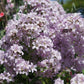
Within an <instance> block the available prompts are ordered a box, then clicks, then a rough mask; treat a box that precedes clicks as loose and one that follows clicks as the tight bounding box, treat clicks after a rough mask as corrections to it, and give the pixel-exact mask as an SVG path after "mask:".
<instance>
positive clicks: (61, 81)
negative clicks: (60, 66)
mask: <svg viewBox="0 0 84 84" xmlns="http://www.w3.org/2000/svg"><path fill="white" fill-rule="evenodd" d="M54 84H64V81H63V80H61V79H60V78H58V79H56V80H55V83H54Z"/></svg>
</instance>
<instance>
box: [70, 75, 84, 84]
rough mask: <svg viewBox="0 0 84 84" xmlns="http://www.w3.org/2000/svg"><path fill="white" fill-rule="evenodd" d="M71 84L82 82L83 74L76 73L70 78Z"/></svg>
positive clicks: (83, 79) (80, 83) (81, 83)
mask: <svg viewBox="0 0 84 84" xmlns="http://www.w3.org/2000/svg"><path fill="white" fill-rule="evenodd" d="M71 84H84V75H83V74H76V75H75V76H74V77H73V78H72V79H71Z"/></svg>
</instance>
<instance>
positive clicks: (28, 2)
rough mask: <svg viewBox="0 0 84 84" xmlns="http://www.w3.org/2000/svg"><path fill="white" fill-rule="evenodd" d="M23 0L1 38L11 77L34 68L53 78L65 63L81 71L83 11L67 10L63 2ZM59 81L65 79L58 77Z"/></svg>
mask: <svg viewBox="0 0 84 84" xmlns="http://www.w3.org/2000/svg"><path fill="white" fill-rule="evenodd" d="M24 3H25V5H23V6H21V7H20V11H19V12H18V13H17V14H15V15H14V18H13V19H12V20H10V21H8V24H7V26H6V28H5V30H6V34H5V36H4V37H3V38H2V39H1V41H0V46H1V48H2V49H4V50H5V51H4V52H3V51H0V53H1V54H2V55H1V56H0V64H4V66H5V68H6V70H7V71H8V73H9V74H10V75H11V77H13V76H14V77H15V76H17V75H18V74H26V75H29V73H30V72H32V73H35V74H36V76H42V77H48V78H53V77H55V75H56V74H57V73H59V71H62V70H64V69H66V67H67V68H70V69H72V67H73V70H74V69H75V70H76V71H80V72H81V71H82V69H83V68H81V67H82V66H84V62H83V61H84V60H83V59H82V58H83V56H84V19H83V18H82V17H81V16H80V14H78V13H71V14H70V13H69V14H66V12H65V11H64V10H63V8H62V6H61V5H60V4H58V3H57V2H52V1H49V0H24ZM27 6H29V8H30V9H27ZM25 10H26V13H25V12H24V11H25ZM3 59H4V61H3ZM80 59H82V61H80ZM77 65H78V66H77ZM78 67H80V70H79V69H78ZM1 74H3V73H1ZM12 75H13V76H12ZM7 80H9V79H7ZM71 82H73V79H72V80H71ZM83 82H84V81H83ZM57 83H58V84H63V83H64V81H62V80H61V79H60V78H59V79H57V80H55V84H57ZM72 84H73V83H72ZM75 84H76V83H75Z"/></svg>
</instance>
